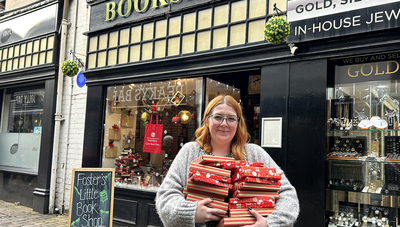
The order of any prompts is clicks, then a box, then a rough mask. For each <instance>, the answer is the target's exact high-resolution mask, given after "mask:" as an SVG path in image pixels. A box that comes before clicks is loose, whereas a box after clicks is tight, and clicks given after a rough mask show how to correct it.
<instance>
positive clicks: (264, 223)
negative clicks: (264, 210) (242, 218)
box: [242, 208, 268, 227]
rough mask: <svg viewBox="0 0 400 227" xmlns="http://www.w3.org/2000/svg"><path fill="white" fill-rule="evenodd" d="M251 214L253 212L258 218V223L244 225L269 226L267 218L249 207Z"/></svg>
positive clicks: (254, 226) (249, 226)
mask: <svg viewBox="0 0 400 227" xmlns="http://www.w3.org/2000/svg"><path fill="white" fill-rule="evenodd" d="M249 212H250V214H252V215H253V216H254V217H255V218H256V223H254V224H253V225H245V226H242V227H268V224H267V220H265V218H264V217H263V216H261V215H260V214H259V213H258V212H257V211H255V210H253V209H251V208H249Z"/></svg>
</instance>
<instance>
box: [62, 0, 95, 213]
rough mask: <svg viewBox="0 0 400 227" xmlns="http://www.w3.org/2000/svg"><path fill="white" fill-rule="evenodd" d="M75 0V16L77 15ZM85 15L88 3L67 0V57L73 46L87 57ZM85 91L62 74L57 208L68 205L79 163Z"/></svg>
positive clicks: (80, 54) (67, 57)
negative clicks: (68, 24) (72, 182)
mask: <svg viewBox="0 0 400 227" xmlns="http://www.w3.org/2000/svg"><path fill="white" fill-rule="evenodd" d="M77 3H78V16H77V17H76V15H75V14H76V6H77ZM88 17H89V7H87V4H86V2H85V1H79V0H71V1H70V9H69V21H70V22H71V26H69V27H68V35H67V48H66V52H67V53H66V56H65V57H66V59H67V60H70V59H71V60H72V59H73V58H72V55H70V54H69V52H70V50H71V49H74V47H75V52H76V53H77V54H76V56H77V57H79V58H80V59H81V60H82V61H83V62H85V60H86V58H85V56H83V55H85V53H86V41H87V36H84V35H82V33H83V32H85V31H88V30H89V19H88ZM76 18H78V20H77V28H75V20H76ZM75 32H76V37H75ZM82 54H83V55H82ZM82 70H83V69H82ZM86 93H87V88H86V86H85V87H83V88H80V87H78V86H77V84H76V76H75V77H73V78H72V79H71V78H69V77H64V89H63V100H62V114H63V118H65V121H63V122H62V123H61V130H60V145H59V154H58V169H57V181H56V198H55V207H56V208H59V209H60V210H61V208H62V206H63V205H64V208H65V210H68V209H69V199H70V188H71V176H72V169H73V168H80V167H81V166H82V152H83V139H84V138H83V136H84V126H85V113H86Z"/></svg>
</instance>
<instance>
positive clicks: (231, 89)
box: [205, 70, 261, 145]
mask: <svg viewBox="0 0 400 227" xmlns="http://www.w3.org/2000/svg"><path fill="white" fill-rule="evenodd" d="M205 87H206V92H205V96H206V97H205V105H207V104H208V102H209V101H210V100H212V99H213V98H214V97H216V96H218V95H221V94H227V95H231V96H233V97H234V98H235V99H236V100H237V101H238V103H240V105H241V106H242V108H243V114H244V116H245V118H246V125H247V130H248V132H249V134H250V143H255V144H258V145H260V120H261V119H260V90H261V74H260V71H259V70H253V71H246V72H234V73H226V74H220V75H213V76H208V77H206V81H205Z"/></svg>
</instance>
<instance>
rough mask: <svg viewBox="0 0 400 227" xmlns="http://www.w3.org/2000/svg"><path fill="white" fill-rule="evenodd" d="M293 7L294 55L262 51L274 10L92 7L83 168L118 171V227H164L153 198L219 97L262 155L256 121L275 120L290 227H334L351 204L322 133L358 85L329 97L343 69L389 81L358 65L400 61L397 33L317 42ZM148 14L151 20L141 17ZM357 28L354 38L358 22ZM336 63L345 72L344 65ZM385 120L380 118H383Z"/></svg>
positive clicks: (266, 5)
mask: <svg viewBox="0 0 400 227" xmlns="http://www.w3.org/2000/svg"><path fill="white" fill-rule="evenodd" d="M299 2H302V1H288V12H287V13H288V19H289V21H291V23H293V26H292V33H291V36H290V37H289V39H288V42H292V43H295V44H296V47H298V52H296V53H298V54H297V55H293V54H291V52H290V49H289V47H288V46H286V45H271V44H269V43H268V42H266V41H265V38H264V36H263V35H264V34H263V29H264V25H265V22H266V21H267V20H268V19H269V18H270V17H271V16H273V7H272V5H273V3H274V2H270V1H265V0H257V1H256V0H248V1H247V0H240V1H216V2H207V1H191V2H185V1H181V2H177V3H174V4H171V5H168V6H164V5H160V6H158V5H157V3H151V4H155V5H152V6H153V7H152V8H150V7H149V6H150V3H147V4H146V2H145V4H144V5H143V4H142V5H140V6H139V5H136V6H135V5H133V3H132V5H131V4H130V3H129V1H127V2H125V3H124V1H121V2H120V1H106V2H104V1H99V2H97V3H92V4H91V19H90V30H89V31H88V32H87V34H86V35H87V36H88V45H87V50H88V51H87V70H86V72H85V76H86V77H87V82H86V85H87V86H88V93H87V100H88V101H87V106H86V108H87V109H86V120H85V125H86V126H85V135H84V138H85V139H84V151H83V164H82V166H83V167H104V168H110V167H113V168H115V169H116V176H115V179H116V182H115V201H114V221H115V224H116V225H117V226H118V225H121V226H128V225H132V226H162V224H161V222H160V220H159V218H158V215H157V213H156V210H155V205H154V198H155V193H156V191H157V187H158V186H159V184H160V183H161V182H162V180H163V177H164V176H165V174H166V173H167V172H168V167H169V165H170V163H171V162H172V161H173V158H174V157H175V155H176V154H177V153H178V152H179V149H180V147H181V146H182V145H183V144H184V143H186V142H188V141H191V140H193V138H194V131H195V130H196V128H197V127H199V126H200V125H201V119H202V116H203V113H202V112H203V111H204V108H205V106H206V104H207V103H208V102H209V101H210V100H211V99H212V98H213V97H215V96H216V95H218V94H230V95H233V96H234V97H235V99H236V100H237V101H238V102H239V103H240V104H241V105H242V106H243V110H244V112H245V116H246V119H247V126H248V129H249V132H250V134H251V138H252V140H251V142H253V143H257V144H259V145H264V142H265V141H263V139H264V138H262V137H261V136H260V135H261V134H262V131H263V130H265V128H263V125H262V124H261V123H262V122H263V121H262V118H268V117H282V135H281V144H282V145H281V146H280V147H275V148H271V147H269V146H268V145H267V146H264V147H265V150H266V152H268V153H269V154H270V155H271V156H272V157H273V159H274V160H275V161H276V162H277V163H278V164H279V165H280V166H281V167H282V169H283V170H284V171H285V173H286V175H287V176H288V178H289V180H290V181H291V183H292V184H293V185H294V186H295V188H296V190H297V193H298V196H299V200H300V206H301V213H300V216H299V218H298V222H297V224H296V226H324V225H328V224H329V220H330V218H329V217H331V216H333V220H335V217H339V216H340V215H341V212H339V210H341V208H339V202H338V201H343V202H354V201H355V200H354V199H351V200H349V199H348V197H349V196H347V195H346V194H343V193H342V192H341V193H339V194H340V197H338V196H336V197H335V196H330V195H329V193H330V190H332V189H331V188H327V187H328V186H327V183H326V182H328V183H329V181H328V179H330V178H331V176H328V175H329V174H330V170H329V168H328V166H329V165H330V164H329V162H330V161H327V159H326V155H327V154H328V153H327V147H328V146H329V142H328V141H329V139H328V137H329V136H330V133H331V132H330V131H327V123H326V122H327V119H329V118H331V116H330V114H331V107H332V104H331V99H339V100H340V99H342V98H343V97H344V98H348V97H347V96H349V95H350V96H351V94H352V95H353V96H356V95H358V94H357V92H358V91H363V88H364V87H363V86H364V85H362V86H361V85H360V86H361V87H360V88H358V85H356V84H354V83H355V82H350V85H349V86H347V85H346V86H345V88H343V89H342V93H340V94H344V95H343V97H342V95H340V94H339V93H335V91H336V90H340V89H339V88H338V87H344V86H341V85H340V84H341V82H340V81H337V79H336V78H340V76H336V75H339V74H343V73H347V72H346V70H345V68H342V66H343V65H353V64H355V63H357V66H352V67H351V69H348V68H346V69H347V70H349V74H350V75H353V77H355V76H354V75H356V74H357V75H358V78H361V79H362V78H366V77H367V75H368V76H371V77H372V74H376V72H377V73H378V74H379V73H381V72H382V71H385V72H387V73H389V74H390V73H391V72H394V71H395V70H396V64H395V63H390V67H389V66H388V67H389V68H385V66H384V64H385V63H378V62H381V61H380V60H374V61H370V62H368V63H367V65H365V66H362V64H361V62H360V64H358V62H355V61H360V59H364V58H363V57H367V56H372V55H373V56H378V55H380V54H387V55H389V52H390V56H392V54H395V52H396V51H394V50H400V45H399V41H398V35H397V33H398V31H399V29H398V28H397V25H392V24H390V25H387V26H386V27H385V26H383V27H381V26H380V24H379V26H377V27H373V28H371V26H370V27H367V28H365V29H361V30H351V31H349V30H346V29H345V28H346V27H343V29H345V30H343V29H342V30H340V29H339V28H338V29H336V30H337V31H336V30H335V31H336V32H337V33H335V34H333V33H330V34H328V33H329V32H332V31H333V30H329V29H327V28H328V25H329V23H328V22H327V23H325V24H324V25H322V23H321V26H320V27H319V28H320V30H318V23H319V21H317V22H315V21H311V20H310V21H311V22H310V21H308V19H313V18H314V17H313V16H310V17H309V18H307V17H296V18H298V20H297V19H296V20H293V15H292V17H290V15H291V13H293V12H296V13H297V14H301V13H302V12H300V11H301V6H299V4H300V3H299ZM326 2H328V1H326ZM329 2H335V1H329ZM342 2H344V1H342ZM335 3H336V2H335ZM160 4H161V2H160ZM296 4H297V5H296ZM336 4H340V3H336ZM356 4H358V3H356ZM398 4H399V3H398V2H396V1H387V3H386V2H385V4H373V5H368V6H365V7H363V6H360V5H353V6H352V7H353V8H347V9H346V10H344V11H340V12H339V13H344V12H347V11H348V12H351V13H354V11H356V12H363V13H366V12H367V11H368V10H367V8H368V7H370V8H373V9H374V10H376V12H377V13H378V14H377V15H378V16H379V15H380V14H379V12H380V11H379V10H386V9H389V8H390V9H394V10H398V9H399V5H398ZM300 5H303V12H306V11H311V7H312V6H311V3H309V4H308V3H307V2H306V1H304V4H300ZM328 5H329V4H327V5H326V9H325V10H329V7H328ZM277 6H278V7H279V8H280V9H282V10H283V11H286V10H285V9H286V1H278V2H277ZM296 6H298V7H296ZM338 6H339V5H338ZM146 7H148V9H147V11H145V12H144V11H143V12H142V13H140V14H139V13H138V12H140V11H141V10H142V9H144V8H146ZM332 7H333V6H332ZM343 7H345V6H343ZM343 7H342V6H341V7H338V9H340V10H342V9H343ZM379 7H382V9H381V8H379ZM316 8H320V6H319V7H317V6H314V8H313V9H316ZM335 8H336V7H335ZM296 9H297V11H296ZM322 11H323V12H324V13H323V14H322V15H314V16H315V17H320V18H321V16H327V17H328V18H325V19H329V18H331V16H329V15H332V13H331V12H329V13H327V11H324V10H320V11H316V12H318V13H319V12H322ZM368 12H369V11H368ZM388 12H389V11H388ZM395 12H397V11H395ZM389 14H390V12H389ZM389 14H388V15H389ZM308 15H309V14H308ZM338 15H339V14H338ZM340 15H341V14H340ZM354 17H355V19H354V20H353V22H354V24H353V26H354V27H355V28H358V27H357V23H358V22H357V23H356V22H355V21H357V20H358V19H357V18H358V17H357V15H354ZM393 17H394V16H392V20H393ZM369 18H370V17H369ZM291 19H292V20H291ZM331 19H332V18H331ZM347 20H348V19H346V21H347ZM360 20H361V19H360ZM396 20H397V19H396ZM327 21H328V20H327ZM308 22H310V23H311V25H310V26H311V28H312V26H313V23H314V27H315V29H314V32H312V31H310V30H308V27H307V26H308V24H306V23H308ZM367 22H369V20H367ZM302 23H304V24H302ZM359 23H361V22H359ZM377 23H378V22H377ZM390 23H392V22H390ZM393 23H395V22H393ZM332 26H333V25H332ZM375 28H376V29H375ZM294 29H296V31H297V33H296V32H295V30H294ZM324 29H325V30H326V31H324ZM328 30H329V31H328ZM317 32H320V33H318V34H317ZM312 34H314V36H313V35H312ZM344 34H345V35H344ZM393 56H394V55H393ZM387 57H388V56H387ZM343 59H349V60H348V62H347V63H346V64H344V63H343V62H345V60H343ZM350 59H351V60H350ZM369 59H370V60H371V58H369ZM378 65H379V69H377V68H376V67H375V66H378ZM343 67H344V66H343ZM382 67H383V68H382ZM393 67H394V68H393ZM361 68H362V69H361ZM364 74H365V75H364ZM393 74H395V73H393ZM346 75H347V74H346ZM350 77H351V76H350ZM379 80H380V79H374V81H379ZM346 83H347V82H346ZM393 83H394V84H397V83H395V82H391V84H392V85H393ZM353 84H354V86H353ZM375 84H379V82H375ZM392 85H390V86H392ZM353 87H357V88H355V89H354V88H353ZM350 88H352V89H353V90H351V89H350ZM343 91H345V93H343ZM349 92H350V93H351V94H350V93H349ZM352 92H353V93H354V94H353V93H352ZM378 93H379V92H378ZM384 94H385V93H382V94H381V95H380V96H384ZM380 96H379V97H380ZM393 96H395V95H392V96H391V97H393ZM327 97H328V100H329V101H327ZM350 98H351V97H350ZM394 103H396V102H395V101H394ZM368 105H370V104H368ZM353 106H356V105H355V104H354V105H353ZM357 111H358V109H357ZM380 111H381V112H380V113H385V109H383V110H380ZM382 111H383V112H382ZM346 113H349V111H347V112H346ZM354 113H355V112H354ZM152 115H153V116H152ZM346 116H347V119H350V116H349V115H346ZM353 116H354V115H351V117H353ZM341 117H342V116H340V115H339V116H337V117H333V116H332V118H341ZM383 117H384V116H383V115H382V116H381V118H383ZM156 123H157V124H159V125H162V137H161V138H162V147H161V149H160V151H159V152H157V153H148V152H145V151H144V150H143V143H144V140H145V128H146V126H147V125H148V124H156ZM339 130H340V129H339ZM327 136H328V137H327ZM326 168H328V169H327V170H328V171H326ZM381 169H383V167H382V168H381ZM331 198H336V200H333V199H331ZM331 200H332V202H331ZM392 200H393V201H395V200H396V199H392ZM385 204H386V203H385ZM379 206H385V205H383V204H380V205H379ZM393 206H394V207H397V208H398V205H393ZM332 207H333V208H332ZM336 211H337V212H336ZM335 212H336V213H335ZM335 214H337V215H336V216H335ZM346 215H347V214H346ZM353 216H354V217H355V215H353ZM346 217H347V216H346ZM357 217H358V216H357ZM362 217H363V216H361V218H362ZM368 217H369V216H368ZM378 217H379V214H378ZM369 218H370V219H369V220H370V224H371V223H372V217H369ZM336 219H338V218H336ZM342 220H343V217H342ZM391 220H392V219H391ZM393 220H395V219H393ZM340 224H342V223H340ZM353 224H354V223H353ZM336 226H340V225H339V223H337V224H336ZM342 226H343V225H342Z"/></svg>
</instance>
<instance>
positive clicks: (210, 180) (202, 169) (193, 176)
mask: <svg viewBox="0 0 400 227" xmlns="http://www.w3.org/2000/svg"><path fill="white" fill-rule="evenodd" d="M232 161H233V162H234V161H235V159H233V158H226V157H216V156H200V157H199V158H197V159H195V160H193V161H192V162H191V164H190V173H189V178H188V182H187V188H186V189H185V190H184V192H183V193H184V194H185V195H186V200H188V201H201V200H203V199H206V198H213V199H214V201H213V202H212V203H209V204H208V205H207V206H208V207H210V208H218V209H221V210H225V211H228V209H229V204H228V203H227V202H225V201H226V200H227V196H228V195H229V190H230V189H232V184H231V170H227V169H221V168H217V167H213V166H208V165H207V164H210V163H220V162H232ZM222 217H228V215H222Z"/></svg>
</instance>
